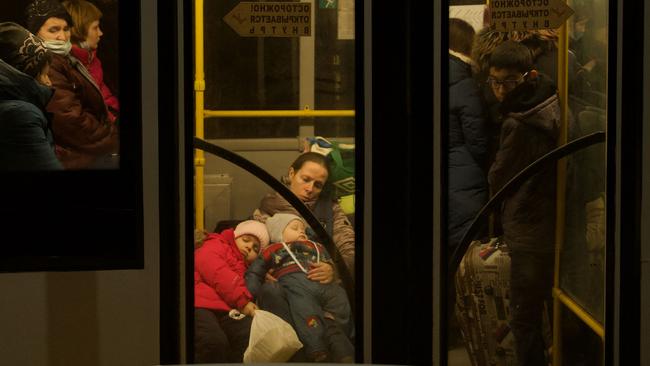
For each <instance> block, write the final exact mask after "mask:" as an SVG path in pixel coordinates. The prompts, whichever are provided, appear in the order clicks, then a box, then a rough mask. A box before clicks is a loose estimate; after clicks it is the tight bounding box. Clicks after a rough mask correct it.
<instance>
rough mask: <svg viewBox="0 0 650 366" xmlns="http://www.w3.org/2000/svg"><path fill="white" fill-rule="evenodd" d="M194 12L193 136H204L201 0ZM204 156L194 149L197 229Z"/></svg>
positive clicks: (196, 1) (200, 212)
mask: <svg viewBox="0 0 650 366" xmlns="http://www.w3.org/2000/svg"><path fill="white" fill-rule="evenodd" d="M194 4H195V8H194V9H195V10H194V11H195V13H194V25H195V29H194V37H195V38H194V49H195V50H196V51H195V56H194V63H195V71H194V72H195V75H194V98H195V103H196V105H195V108H196V109H195V118H196V120H195V122H196V132H195V136H196V137H198V138H201V139H203V138H204V124H203V109H204V99H203V98H204V93H205V75H204V65H203V0H195V3H194ZM204 166H205V157H204V154H203V151H202V150H198V149H195V150H194V207H195V216H194V225H195V226H196V228H197V229H203V227H204V225H203V220H204V219H203V199H204V198H203V194H204V191H203V169H204V168H203V167H204Z"/></svg>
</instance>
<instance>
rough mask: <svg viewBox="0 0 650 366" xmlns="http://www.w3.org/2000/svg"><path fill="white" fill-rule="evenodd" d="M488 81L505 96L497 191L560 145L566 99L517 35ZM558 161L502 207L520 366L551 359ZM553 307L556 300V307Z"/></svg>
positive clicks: (500, 50)
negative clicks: (548, 312)
mask: <svg viewBox="0 0 650 366" xmlns="http://www.w3.org/2000/svg"><path fill="white" fill-rule="evenodd" d="M489 74H490V76H489V78H488V84H489V85H490V86H491V89H492V91H493V93H494V95H495V97H496V98H497V99H498V100H499V101H500V102H501V105H500V112H501V113H502V115H503V124H502V126H501V137H500V145H499V149H498V151H497V154H496V160H495V161H494V163H493V164H492V166H491V168H490V171H489V173H488V181H489V183H490V189H491V191H492V192H497V191H498V190H499V189H501V188H502V187H503V185H504V184H505V183H507V182H508V181H509V180H510V179H511V178H512V177H514V176H515V175H516V174H517V173H519V172H520V171H521V170H522V169H524V168H525V167H526V166H528V165H529V164H531V163H532V162H534V161H535V160H536V159H538V158H540V157H541V156H543V155H544V154H546V153H548V152H549V151H551V150H552V149H553V148H555V146H556V144H557V138H558V128H559V123H560V103H559V99H558V96H557V90H556V87H555V85H554V84H553V82H552V80H551V79H550V78H548V77H547V76H545V75H544V74H541V73H538V72H537V70H535V69H534V68H533V61H532V55H531V52H530V50H529V49H528V48H527V47H526V46H524V45H522V44H520V43H518V42H514V41H505V42H503V43H502V44H500V45H499V46H497V47H496V48H495V50H494V52H493V53H492V55H491V56H490V60H489ZM555 186H556V173H555V166H553V165H549V166H548V167H547V168H546V169H544V170H542V171H541V172H539V173H537V174H535V175H534V176H533V177H531V178H530V179H528V180H527V181H526V182H525V183H524V184H523V185H522V186H521V187H520V188H519V189H518V190H516V191H515V192H513V193H511V194H510V196H508V197H507V198H506V199H505V200H504V202H503V206H502V209H501V215H502V216H501V220H502V226H503V238H504V240H505V242H506V243H507V244H508V246H509V247H510V257H511V270H510V281H511V282H510V296H511V300H510V301H511V302H510V308H511V309H510V312H511V315H512V322H511V328H512V332H513V334H514V337H515V345H516V353H517V363H518V365H520V366H524V365H526V366H547V365H548V362H547V361H546V359H545V358H546V357H545V349H546V346H545V344H544V341H543V337H542V315H543V311H544V302H545V301H546V303H547V304H548V305H550V304H551V302H550V300H551V288H552V286H553V268H554V249H555V246H554V244H555V200H556V197H555V194H556V190H555ZM549 308H550V306H549Z"/></svg>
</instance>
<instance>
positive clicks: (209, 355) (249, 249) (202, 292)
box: [194, 220, 269, 363]
mask: <svg viewBox="0 0 650 366" xmlns="http://www.w3.org/2000/svg"><path fill="white" fill-rule="evenodd" d="M268 244H269V234H268V232H267V229H266V226H265V225H264V224H262V223H261V222H259V221H255V220H247V221H243V222H241V223H240V224H239V225H237V227H236V228H235V229H234V230H233V229H226V230H224V231H222V232H221V233H219V234H208V235H207V237H206V238H205V241H204V242H203V244H202V245H201V246H199V247H198V248H197V249H195V250H194V361H195V362H197V363H215V362H242V360H243V357H244V351H246V348H247V347H248V339H249V337H250V329H251V322H252V317H253V316H254V314H255V310H256V309H257V306H256V305H255V303H254V302H253V296H252V295H251V293H250V292H249V291H248V289H247V288H246V282H245V280H244V274H245V273H246V268H247V267H248V265H249V264H250V263H251V262H253V261H254V260H255V259H257V256H258V254H259V252H260V250H261V248H262V247H265V246H267V245H268ZM246 315H248V316H246Z"/></svg>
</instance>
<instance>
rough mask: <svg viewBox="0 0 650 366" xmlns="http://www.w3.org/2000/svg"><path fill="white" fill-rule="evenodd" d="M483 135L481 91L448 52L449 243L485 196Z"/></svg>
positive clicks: (468, 70) (464, 66) (462, 64)
mask: <svg viewBox="0 0 650 366" xmlns="http://www.w3.org/2000/svg"><path fill="white" fill-rule="evenodd" d="M486 147H487V136H486V133H485V110H484V104H483V99H482V96H481V91H480V89H479V87H478V85H477V83H476V81H475V80H474V79H473V78H472V70H471V66H470V65H469V64H467V63H465V62H463V61H462V60H461V59H459V58H458V57H456V56H453V55H449V157H448V159H449V160H448V162H449V186H448V192H449V218H448V240H449V245H451V246H455V245H456V244H458V242H459V241H460V239H461V237H462V235H463V234H464V232H465V230H466V229H467V226H469V224H470V223H471V221H472V219H473V218H474V216H475V215H476V214H477V213H478V211H479V210H480V209H481V207H482V206H483V205H484V204H485V202H486V201H487V197H488V189H487V181H486V177H485V176H486V174H485V171H484V170H483V169H482V168H481V166H482V164H483V160H484V159H485V153H486Z"/></svg>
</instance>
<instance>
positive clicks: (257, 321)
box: [244, 310, 302, 363]
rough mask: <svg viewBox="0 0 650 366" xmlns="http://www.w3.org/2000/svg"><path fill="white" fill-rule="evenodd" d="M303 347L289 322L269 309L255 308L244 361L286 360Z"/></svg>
mask: <svg viewBox="0 0 650 366" xmlns="http://www.w3.org/2000/svg"><path fill="white" fill-rule="evenodd" d="M301 348H302V343H300V341H299V340H298V335H297V334H296V331H295V330H293V328H292V327H291V325H290V324H289V323H287V322H285V321H284V320H282V318H280V317H278V316H277V315H274V314H273V313H270V312H268V311H264V310H255V316H254V317H253V324H252V325H251V335H250V339H249V341H248V348H246V352H244V363H256V362H285V361H287V360H289V359H290V358H291V356H293V355H294V353H296V351H298V350H299V349H301Z"/></svg>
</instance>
